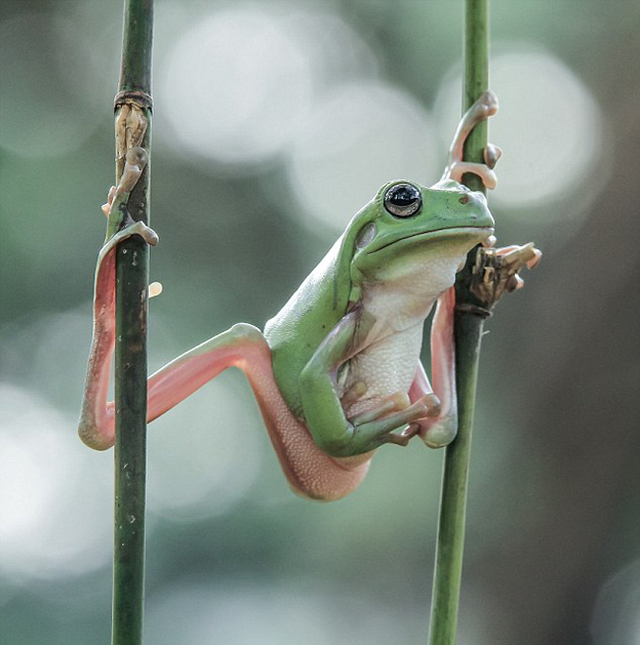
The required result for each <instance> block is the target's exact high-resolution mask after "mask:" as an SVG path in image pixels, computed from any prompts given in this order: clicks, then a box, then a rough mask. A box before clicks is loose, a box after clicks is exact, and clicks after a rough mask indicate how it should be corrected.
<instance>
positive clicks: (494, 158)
mask: <svg viewBox="0 0 640 645" xmlns="http://www.w3.org/2000/svg"><path fill="white" fill-rule="evenodd" d="M500 157H502V149H501V148H498V146H495V145H493V143H489V144H487V146H486V147H485V149H484V163H485V164H486V165H487V167H489V168H492V169H493V168H495V167H496V164H497V163H498V160H499V159H500Z"/></svg>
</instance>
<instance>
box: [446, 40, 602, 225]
mask: <svg viewBox="0 0 640 645" xmlns="http://www.w3.org/2000/svg"><path fill="white" fill-rule="evenodd" d="M460 84H461V80H460V75H459V73H457V74H450V75H449V76H448V77H447V78H446V79H445V81H444V82H443V85H442V87H441V89H440V92H439V94H438V97H437V100H436V105H435V113H436V116H437V118H438V121H439V123H440V124H441V130H442V131H443V132H445V133H448V132H452V131H453V128H454V127H455V122H456V120H457V118H458V115H459V113H460V108H459V106H460V98H459V97H460V90H459V88H460V86H461V85H460ZM490 85H491V88H492V89H493V90H494V91H495V92H496V93H497V95H498V99H499V102H500V111H499V113H498V115H497V116H496V117H494V118H493V119H492V120H491V122H490V126H489V129H490V140H491V141H492V142H493V143H495V144H497V145H499V146H500V147H502V148H503V150H504V155H503V157H502V159H501V160H500V162H499V164H498V166H497V169H496V170H497V174H498V182H499V183H498V188H497V189H496V190H495V192H494V193H492V195H491V199H492V202H493V203H495V204H497V205H500V206H506V207H509V209H522V208H526V207H530V206H533V207H540V206H544V205H552V204H556V203H559V202H563V201H567V200H569V199H570V198H571V197H572V196H573V195H575V194H576V193H578V192H580V195H581V196H582V197H583V198H584V197H585V196H589V195H593V194H595V193H597V190H598V189H599V188H600V187H602V185H603V183H604V180H605V179H606V177H607V176H608V173H609V153H608V148H607V146H606V141H605V140H604V130H603V128H604V123H603V118H602V115H601V112H600V109H599V107H598V105H597V103H596V101H595V99H594V97H593V95H592V93H591V92H590V90H589V89H588V88H587V87H586V86H585V85H584V83H583V82H582V81H581V80H580V79H579V78H578V76H577V75H576V74H575V73H574V72H573V71H572V70H571V69H569V68H568V67H567V66H566V65H565V64H564V63H563V62H562V61H561V60H559V59H558V58H556V57H555V56H554V55H552V54H551V53H549V52H547V51H544V50H542V49H531V48H528V47H525V46H524V45H520V46H515V47H513V48H510V49H509V51H505V52H503V53H501V54H498V55H496V56H495V57H494V59H492V63H491V81H490ZM579 201H580V204H581V205H582V206H586V204H585V202H584V201H583V200H582V199H581V200H579ZM577 210H579V209H564V208H555V209H554V208H549V209H548V210H546V209H539V211H538V215H537V216H538V217H540V218H542V219H543V220H547V221H553V220H555V219H557V218H558V217H564V216H566V214H567V213H568V212H569V211H571V212H576V211H577ZM583 210H584V208H583Z"/></svg>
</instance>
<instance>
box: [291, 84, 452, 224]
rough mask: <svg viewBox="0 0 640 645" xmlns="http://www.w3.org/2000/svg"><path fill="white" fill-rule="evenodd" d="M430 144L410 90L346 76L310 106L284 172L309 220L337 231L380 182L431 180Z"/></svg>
mask: <svg viewBox="0 0 640 645" xmlns="http://www.w3.org/2000/svg"><path fill="white" fill-rule="evenodd" d="M437 148H438V146H437V138H436V135H435V131H434V128H433V124H432V120H431V117H430V115H429V114H428V113H427V112H426V111H425V110H424V109H423V108H422V107H421V106H420V105H419V103H418V102H417V101H416V100H415V99H414V98H412V97H411V96H410V95H409V94H407V93H406V92H404V91H403V90H401V89H398V88H396V87H393V86H390V85H385V84H383V83H380V82H377V81H368V82H362V81H361V82H353V83H346V84H344V85H342V86H340V87H338V88H336V89H335V90H334V91H333V92H329V93H327V94H326V95H325V96H324V97H323V99H322V100H321V101H319V102H318V104H317V107H316V109H315V110H313V111H312V112H310V113H309V115H308V117H307V119H306V122H305V124H304V127H303V129H302V130H301V132H300V134H299V136H298V137H297V138H296V140H295V143H294V145H293V147H292V152H291V157H290V160H289V164H288V179H289V183H290V186H291V189H292V190H293V192H294V193H295V194H296V196H297V199H298V201H299V203H300V204H301V205H302V206H303V210H304V212H305V213H306V214H307V215H308V216H309V217H310V218H312V220H313V221H315V220H319V221H320V222H321V223H322V224H324V225H326V226H328V227H330V228H331V229H334V230H341V229H343V228H344V226H345V224H346V223H347V222H348V221H349V219H350V218H351V217H352V216H353V215H354V214H355V213H356V212H357V211H358V210H359V209H360V208H362V206H364V205H365V204H366V203H367V202H368V201H369V200H370V199H371V198H372V197H373V196H374V195H375V194H376V192H377V191H378V189H379V188H380V187H381V186H382V185H383V184H384V183H386V182H387V181H390V180H392V179H398V178H406V179H413V180H415V181H418V182H419V183H422V184H429V183H433V182H434V181H436V179H437V177H436V175H438V159H439V156H440V155H439V154H438V149H437Z"/></svg>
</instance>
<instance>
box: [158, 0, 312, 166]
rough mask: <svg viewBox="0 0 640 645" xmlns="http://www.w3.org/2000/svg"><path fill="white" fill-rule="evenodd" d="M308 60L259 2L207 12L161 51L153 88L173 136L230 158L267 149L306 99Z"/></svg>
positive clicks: (293, 123)
mask: <svg viewBox="0 0 640 645" xmlns="http://www.w3.org/2000/svg"><path fill="white" fill-rule="evenodd" d="M310 93H311V75H310V73H309V65H308V61H307V59H306V58H305V56H304V55H303V52H301V50H300V47H299V45H298V43H296V42H295V40H294V39H293V38H291V37H290V36H289V34H288V33H287V31H286V30H285V29H284V27H283V24H282V23H281V22H280V21H278V20H277V19H276V18H275V17H274V16H272V15H270V14H269V13H267V12H266V11H263V10H261V9H260V8H258V7H255V8H254V7H251V6H245V7H241V8H239V9H233V10H227V11H220V12H217V13H214V14H210V15H208V16H207V17H205V18H204V19H203V20H201V21H199V22H198V23H196V24H193V25H192V26H191V27H190V28H188V29H187V30H186V31H185V32H184V33H183V34H182V36H181V37H180V38H179V40H178V41H177V43H176V44H175V47H174V49H173V51H172V52H170V53H169V54H168V55H167V59H166V72H165V74H164V76H163V77H162V78H161V79H160V80H159V82H158V87H157V94H158V99H159V102H161V103H162V105H163V107H164V110H165V112H166V119H167V123H168V124H169V125H170V126H171V128H172V130H173V132H174V134H175V137H176V138H177V140H178V142H179V143H180V144H181V145H182V146H183V147H184V148H185V149H186V150H187V151H190V152H192V153H195V154H196V155H198V156H200V157H204V158H207V159H211V160H214V161H218V162H221V163H228V164H242V163H258V162H260V161H264V160H267V159H269V158H270V157H272V156H273V155H274V154H276V153H277V152H278V151H279V150H281V148H282V146H283V145H284V144H285V143H286V142H287V141H288V140H289V139H290V137H291V136H292V133H293V132H294V131H295V129H296V127H297V125H298V122H299V114H300V112H301V110H304V109H306V105H307V103H308V101H309V100H310Z"/></svg>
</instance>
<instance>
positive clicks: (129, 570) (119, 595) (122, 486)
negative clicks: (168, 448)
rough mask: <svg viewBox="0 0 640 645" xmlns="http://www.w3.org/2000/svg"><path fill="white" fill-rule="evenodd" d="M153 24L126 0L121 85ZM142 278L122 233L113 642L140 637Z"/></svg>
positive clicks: (138, 210)
mask: <svg viewBox="0 0 640 645" xmlns="http://www.w3.org/2000/svg"><path fill="white" fill-rule="evenodd" d="M152 29H153V2H152V0H126V2H125V17H124V36H123V49H122V66H121V75H120V85H119V89H120V93H122V92H130V91H139V92H143V93H144V94H145V95H150V93H151V47H152ZM147 105H148V106H150V102H148V104H147ZM118 109H121V108H118ZM144 113H145V116H146V118H147V121H148V126H147V130H146V133H145V136H144V138H143V140H142V147H144V148H145V150H147V152H149V146H150V129H151V128H150V125H151V111H150V107H145V108H144ZM116 116H117V115H116ZM119 154H120V152H119ZM123 165H124V163H123V159H122V158H119V159H118V162H117V168H116V176H117V179H119V178H120V175H121V174H122V169H123ZM149 171H150V164H149V163H147V165H146V168H145V170H144V172H143V174H142V176H141V177H140V179H139V181H138V183H137V184H136V186H135V188H134V189H133V191H132V193H131V196H130V198H129V202H128V206H127V208H128V211H129V214H130V215H131V217H132V218H133V219H134V220H136V221H137V220H143V221H144V222H145V223H148V222H149ZM148 280H149V249H148V246H147V244H146V243H145V242H144V241H143V240H142V238H140V237H139V236H133V237H131V238H128V239H126V240H124V241H123V242H122V243H121V244H120V245H119V246H118V249H117V255H116V347H115V414H116V418H115V424H116V425H115V432H116V443H115V516H114V529H115V530H114V564H113V624H112V643H113V645H139V644H140V643H142V626H143V614H144V564H145V562H144V558H145V555H144V549H145V504H146V459H147V457H146V438H147V424H146V416H147V291H148Z"/></svg>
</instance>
